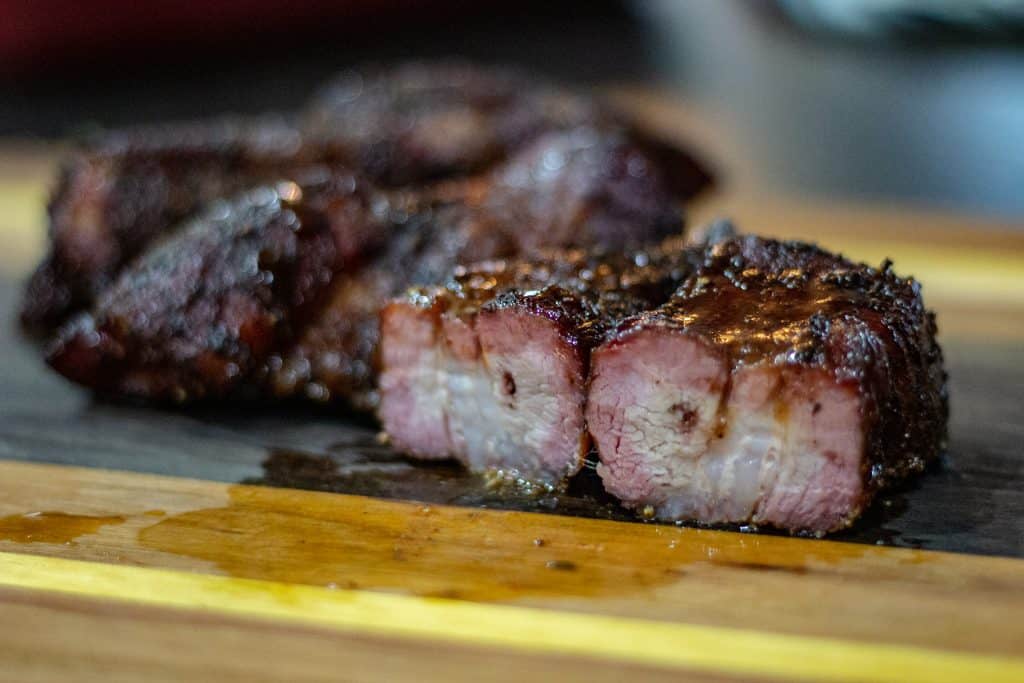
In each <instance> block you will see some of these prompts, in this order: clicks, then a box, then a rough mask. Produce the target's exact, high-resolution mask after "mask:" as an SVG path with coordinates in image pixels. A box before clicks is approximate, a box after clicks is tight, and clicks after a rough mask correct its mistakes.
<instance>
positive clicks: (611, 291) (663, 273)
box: [380, 235, 947, 534]
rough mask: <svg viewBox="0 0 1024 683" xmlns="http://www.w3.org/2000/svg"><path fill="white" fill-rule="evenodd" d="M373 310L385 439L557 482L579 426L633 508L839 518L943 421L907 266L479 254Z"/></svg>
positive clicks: (825, 257)
mask: <svg viewBox="0 0 1024 683" xmlns="http://www.w3.org/2000/svg"><path fill="white" fill-rule="evenodd" d="M584 274H585V275H586V277H583V275H584ZM383 319H384V323H383V330H384V336H383V340H382V355H383V374H382V377H381V392H382V399H381V409H380V415H381V419H382V421H383V423H384V426H385V428H386V429H387V430H388V432H389V433H390V434H391V436H392V439H393V441H394V442H395V443H396V445H397V446H399V447H400V448H402V449H403V450H406V451H407V452H409V453H412V454H413V455H416V456H418V457H423V458H437V457H455V458H457V459H459V460H460V461H462V462H464V463H466V464H468V465H469V466H471V467H473V468H476V469H499V470H502V471H505V472H509V471H511V472H513V473H515V474H516V475H517V476H522V477H526V478H530V479H534V480H540V481H542V482H544V483H548V484H550V483H555V482H557V481H558V480H559V478H561V477H564V476H566V475H569V474H572V473H573V472H575V471H576V469H577V468H578V467H579V466H580V463H581V461H582V456H583V454H584V453H585V449H586V445H587V439H588V436H589V437H590V438H592V439H593V443H594V445H595V446H596V448H597V452H598V457H599V460H600V462H599V465H598V473H599V475H600V476H601V478H602V480H603V481H604V484H605V487H606V488H607V490H608V491H609V492H610V493H612V494H613V495H615V496H617V497H618V498H620V499H621V500H622V501H623V502H624V503H625V504H626V505H627V506H629V507H632V508H634V509H636V510H638V511H640V512H642V514H643V515H644V516H645V517H650V518H657V519H663V520H685V521H693V522H700V523H750V524H764V525H770V526H775V527H778V528H782V529H788V530H790V531H795V532H796V531H799V532H809V533H816V534H820V533H824V532H828V531H833V530H836V529H840V528H843V527H845V526H847V525H848V524H850V523H851V522H852V521H853V520H854V519H856V518H857V517H858V516H859V514H860V513H861V512H862V511H863V509H864V508H865V507H866V505H867V504H868V503H869V502H870V501H871V499H872V497H873V496H874V494H875V493H876V492H877V491H878V490H880V489H882V488H885V487H888V486H891V485H894V484H896V483H898V482H900V481H902V480H903V479H904V478H906V477H907V476H909V475H911V474H913V473H916V472H919V471H921V470H922V469H923V468H924V466H925V464H926V463H927V462H928V461H929V460H931V459H933V458H934V457H936V455H937V454H938V452H939V450H940V449H941V447H942V444H943V440H944V438H945V428H946V427H945V426H946V417H947V408H946V394H945V374H944V370H943V366H942V354H941V350H940V349H939V347H938V345H937V343H936V341H935V332H936V330H935V321H934V317H933V316H932V315H931V314H930V313H929V312H928V311H927V310H926V309H925V308H924V305H923V303H922V299H921V296H920V289H919V286H918V285H917V283H915V282H914V281H913V280H907V279H902V278H899V277H898V276H896V275H895V274H894V273H893V272H892V270H891V269H890V268H889V266H888V264H886V265H885V266H883V268H882V269H874V268H870V267H867V266H864V265H858V264H854V263H851V262H849V261H847V260H845V259H842V258H841V257H838V256H835V255H833V254H829V253H828V252H825V251H822V250H820V249H817V248H815V247H813V246H810V245H806V244H799V243H791V242H776V241H772V240H766V239H762V238H758V237H752V236H750V237H731V236H722V235H719V236H716V237H713V238H712V239H711V242H710V243H709V244H707V245H696V246H690V247H682V246H680V245H679V243H678V242H676V241H673V240H670V241H669V242H667V243H665V244H664V245H662V247H661V248H660V249H657V250H651V251H648V252H641V253H639V254H637V255H635V257H634V258H632V259H630V258H627V257H619V258H611V259H602V258H600V257H596V256H592V255H581V254H580V253H579V252H568V253H563V254H561V255H555V256H548V257H546V258H545V259H542V260H539V261H531V262H525V263H524V262H517V263H504V262H499V263H489V264H484V265H482V266H479V267H472V268H468V269H466V270H464V271H459V272H458V273H457V274H456V276H455V277H454V278H452V280H451V281H450V282H449V284H447V285H446V286H445V287H442V288H438V289H432V290H422V289H421V290H416V291H414V292H413V293H412V294H410V295H409V296H407V297H405V298H402V299H398V300H396V301H394V302H392V303H391V304H390V305H389V306H388V307H387V308H386V309H385V311H384V314H383Z"/></svg>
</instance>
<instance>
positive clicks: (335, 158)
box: [22, 62, 710, 332]
mask: <svg viewBox="0 0 1024 683" xmlns="http://www.w3.org/2000/svg"><path fill="white" fill-rule="evenodd" d="M301 118H302V119H303V123H302V125H301V126H298V127H295V126H292V125H291V124H289V123H287V122H285V121H283V120H281V119H276V118H268V119H259V120H250V121H219V122H218V121H212V122H199V123H192V124H177V125H168V126H161V127H156V128H143V129H135V130H128V131H122V132H111V133H106V134H103V135H102V136H98V137H97V138H96V139H94V140H92V141H91V142H90V143H89V144H87V145H85V146H84V148H83V149H82V150H81V151H79V152H78V153H76V154H75V155H74V156H73V157H72V158H71V160H70V161H69V162H68V163H67V164H66V165H65V168H64V171H63V173H62V176H61V180H60V182H59V184H58V187H57V188H56V190H55V192H54V194H53V198H52V200H51V205H50V223H51V228H50V237H51V241H52V246H51V251H50V254H49V255H48V256H47V258H46V260H45V261H44V262H43V264H42V265H41V266H40V267H39V269H38V271H37V272H36V274H35V275H34V276H33V278H32V279H31V281H30V282H29V285H28V289H27V292H26V296H25V300H24V304H23V311H22V320H23V322H24V324H25V326H26V327H27V328H29V329H31V330H33V331H36V332H51V331H52V330H53V329H55V328H56V326H57V325H59V323H60V322H62V321H63V320H65V319H66V318H67V317H68V316H69V315H70V314H71V313H74V312H76V311H79V310H83V309H86V308H88V307H89V306H90V305H91V304H92V303H93V302H94V300H95V299H96V297H97V296H98V294H99V293H100V292H101V291H102V290H103V288H105V287H106V286H108V285H109V284H110V283H111V282H112V281H113V280H114V279H115V278H116V276H117V274H118V272H119V271H120V270H121V269H122V268H123V267H124V266H125V265H127V264H128V263H129V262H130V261H131V259H133V258H135V257H136V256H137V255H139V254H140V253H142V251H143V250H145V249H146V248H147V247H148V245H150V244H151V243H152V241H153V240H154V239H156V238H158V237H160V236H162V235H164V234H165V233H167V232H169V231H172V230H174V229H175V228H176V227H177V226H178V225H180V223H181V221H182V220H183V219H185V218H187V217H189V216H192V215H194V213H195V212H196V211H198V210H199V209H200V208H201V207H202V206H203V205H204V204H206V203H207V202H209V201H212V200H213V199H216V198H222V197H229V196H231V195H233V194H234V193H236V192H238V191H241V190H243V189H246V188H249V187H252V186H254V185H257V184H263V183H270V182H276V181H277V180H279V179H282V178H292V179H294V175H295V174H296V173H298V172H300V171H301V170H302V169H304V168H305V167H306V166H308V165H320V164H329V165H336V166H339V167H341V166H344V167H346V168H353V169H355V170H357V171H359V172H360V173H362V174H363V175H366V176H368V177H369V178H370V179H372V180H373V181H374V182H376V183H378V184H384V185H389V186H393V187H402V188H404V189H405V190H408V191H410V192H413V193H419V194H420V195H429V194H431V193H433V192H434V190H433V188H431V187H430V186H429V185H428V183H434V182H442V181H449V182H451V181H466V182H470V180H468V179H472V181H471V182H472V183H473V184H475V185H476V186H477V187H478V188H480V190H479V192H478V194H479V196H481V197H482V196H485V195H486V196H487V197H488V198H489V199H488V201H489V202H491V203H492V206H491V207H490V209H489V211H490V212H491V213H495V214H497V213H502V214H504V216H503V219H504V220H511V219H523V220H527V219H537V218H538V217H540V218H543V219H544V220H545V221H547V222H546V223H545V225H546V226H549V227H550V228H551V229H555V230H567V229H571V228H572V227H573V226H575V225H576V224H578V223H579V220H580V219H581V218H582V217H580V216H572V215H571V214H570V213H569V212H568V210H567V209H566V210H559V211H558V212H556V213H551V212H549V211H547V210H546V207H547V206H548V205H550V204H552V203H558V202H562V201H565V202H569V203H570V207H569V208H576V209H580V210H584V209H587V208H588V207H593V206H595V205H598V204H599V203H600V202H602V201H603V200H602V197H601V193H602V192H604V193H605V194H608V193H614V194H615V195H616V196H615V197H613V198H610V201H611V203H612V207H611V208H612V209H614V208H615V206H624V207H625V208H626V209H627V212H626V213H624V214H618V215H616V214H613V213H612V212H608V216H607V217H606V218H607V220H606V224H605V225H604V227H603V228H601V229H597V228H595V230H594V232H595V233H601V232H611V231H614V230H617V229H618V227H619V224H620V223H623V222H629V221H630V220H634V219H636V218H638V217H639V218H640V219H641V220H647V215H648V214H647V213H646V212H650V211H663V210H664V207H663V206H660V205H658V204H657V202H659V201H661V199H662V197H660V196H659V197H652V195H651V194H650V190H651V189H652V188H654V187H655V186H658V189H657V192H661V193H663V194H666V195H667V196H669V197H671V199H672V200H673V201H675V202H681V201H683V200H685V199H688V198H689V197H691V196H693V195H694V194H696V193H697V192H699V191H701V190H702V189H704V188H705V187H706V186H707V185H708V184H709V182H710V178H709V176H708V174H707V172H706V171H705V170H704V169H703V167H702V166H701V165H700V164H699V163H698V162H697V161H695V160H694V159H693V158H692V157H691V156H690V155H689V154H688V153H687V152H685V151H683V150H680V149H677V148H675V147H673V146H670V145H666V144H663V143H660V142H657V141H654V140H652V139H650V137H649V136H647V135H645V134H644V133H642V132H640V131H637V130H634V129H633V127H631V126H630V125H628V124H627V123H624V122H622V121H619V120H618V117H617V116H615V115H614V114H613V113H612V112H610V111H609V110H608V109H607V108H606V107H602V106H600V105H599V104H597V103H596V102H594V101H592V100H590V99H588V98H585V97H581V96H579V95H576V94H573V93H570V92H568V91H566V90H564V89H560V88H557V87H554V86H552V85H550V84H546V83H544V82H541V81H537V80H536V79H531V78H529V77H528V76H526V75H523V74H520V73H518V72H515V71H511V70H508V69H490V68H481V67H475V66H471V65H468V64H464V63H455V62H440V63H435V64H424V63H411V64H405V65H401V66H399V67H396V68H394V69H390V70H379V69H378V70H372V69H371V70H363V71H352V72H347V73H346V74H345V75H344V76H342V77H340V78H339V79H337V80H336V81H335V82H334V84H333V85H331V86H330V87H328V88H326V89H325V91H324V92H323V93H322V94H321V96H319V97H318V98H316V100H315V101H314V103H313V104H312V105H310V106H309V107H308V109H307V111H306V113H305V114H304V116H303V117H301ZM570 133H571V135H569V134H570ZM545 135H555V137H551V138H548V140H547V141H545V142H539V143H538V142H537V140H538V139H539V138H541V137H543V136H545ZM559 135H560V136H561V137H559ZM615 141H617V142H615ZM531 145H533V147H532V149H533V150H534V156H533V157H531V156H530V154H529V153H526V152H525V150H526V148H527V147H530V146H531ZM559 147H561V148H562V149H561V151H560V150H559ZM581 154H586V155H589V156H590V157H591V158H592V161H591V162H589V168H590V169H591V171H593V172H596V173H607V174H608V177H607V178H603V179H600V178H597V177H596V176H589V177H588V176H586V174H585V173H584V172H582V171H581V169H583V168H584V167H585V166H586V164H580V163H579V162H576V169H577V170H576V171H574V173H573V175H572V178H573V181H574V182H578V183H579V186H578V187H575V186H574V187H570V186H569V185H567V184H566V183H565V182H563V180H562V179H563V178H566V177H568V176H567V175H566V174H564V173H562V172H561V171H560V170H559V169H558V168H557V164H558V163H560V162H559V158H560V157H570V156H579V155H581ZM602 155H612V156H614V155H619V156H618V157H617V158H611V157H609V158H606V159H603V158H602ZM638 155H639V156H638ZM512 156H516V157H517V158H518V159H519V161H518V164H517V165H516V166H510V167H509V168H508V172H507V173H504V174H501V173H498V172H497V167H498V165H500V164H502V163H504V162H505V161H507V160H508V159H509V158H510V157H512ZM649 173H652V174H654V175H659V176H660V180H659V181H656V182H651V181H649V180H648V179H647V178H646V177H645V174H649ZM524 174H525V175H524ZM531 174H532V175H531ZM550 178H554V182H551V181H550V180H549V179H550ZM488 188H493V191H492V190H491V189H488ZM602 188H603V189H602ZM458 192H459V193H460V194H461V195H463V196H465V193H464V192H463V191H462V190H459V191H458ZM588 193H592V194H588ZM631 201H632V202H633V204H632V205H631V204H629V202H631ZM527 204H533V205H534V206H532V207H530V206H526V205H527ZM549 213H551V215H558V216H562V217H563V218H561V222H559V223H558V224H553V223H551V222H550V221H548V215H549ZM565 216H569V217H570V218H568V219H566V218H564V217H565ZM669 220H671V218H670V219H669ZM600 236H601V235H600V234H599V237H600ZM565 237H566V236H565V235H564V234H562V238H563V239H564V238H565ZM570 241H571V242H572V243H576V242H577V241H576V240H575V239H573V240H570ZM578 243H581V244H582V243H584V242H583V240H579V241H578Z"/></svg>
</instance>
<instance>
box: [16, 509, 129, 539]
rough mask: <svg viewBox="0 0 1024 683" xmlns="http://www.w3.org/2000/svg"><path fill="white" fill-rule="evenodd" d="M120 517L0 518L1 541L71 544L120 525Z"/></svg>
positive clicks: (53, 515) (36, 515)
mask: <svg viewBox="0 0 1024 683" xmlns="http://www.w3.org/2000/svg"><path fill="white" fill-rule="evenodd" d="M124 521H125V518H124V516H122V515H72V514H68V513H66V512H27V513H25V514H21V515H8V516H6V517H0V541H13V542H14V543H72V542H73V541H74V540H75V539H76V538H78V537H79V536H85V535H86V534H94V533H96V532H97V531H99V530H100V529H101V528H102V527H105V526H108V525H110V524H121V523H123V522H124Z"/></svg>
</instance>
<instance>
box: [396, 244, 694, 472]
mask: <svg viewBox="0 0 1024 683" xmlns="http://www.w3.org/2000/svg"><path fill="white" fill-rule="evenodd" d="M680 243H681V239H674V240H669V241H667V242H666V243H665V244H663V245H662V246H661V247H659V248H654V249H648V250H639V251H627V252H618V253H615V254H601V253H586V252H583V251H579V250H575V251H568V252H560V253H554V254H551V255H549V256H546V257H543V258H540V259H538V260H534V261H529V262H521V261H520V262H515V261H512V262H510V261H493V262H489V263H483V264H480V265H478V266H475V267H472V268H468V269H460V270H458V271H457V272H456V275H455V276H454V277H453V278H452V280H451V281H450V283H449V284H448V285H447V286H445V287H443V288H434V289H419V290H414V291H413V292H411V293H410V294H409V295H408V296H406V297H404V298H401V299H398V300H395V301H393V302H392V303H390V304H389V305H388V306H387V307H386V308H385V309H384V312H383V314H382V342H381V358H382V368H383V371H382V375H381V380H380V394H381V402H380V409H379V415H380V418H381V420H382V422H383V424H384V428H385V430H386V431H387V432H388V434H389V435H390V436H391V438H392V440H393V442H394V444H395V445H396V446H397V447H398V448H400V449H402V450H404V451H406V452H408V453H411V454H412V455H414V456H416V457H419V458H424V459H434V458H449V457H453V458H456V459H457V460H459V461H461V462H463V463H464V464H466V465H467V466H468V467H470V468H472V469H474V470H480V471H492V472H498V473H500V474H501V475H503V476H504V477H507V478H513V479H519V480H522V481H529V482H531V483H540V484H544V485H548V486H554V485H558V484H560V483H562V482H563V481H564V480H565V479H566V477H568V476H570V475H572V474H574V473H576V472H577V471H578V470H579V468H580V467H581V465H582V463H583V458H584V456H585V455H586V453H587V450H588V449H589V437H588V434H587V430H586V425H585V422H584V414H583V411H584V406H585V404H586V386H587V373H588V368H589V360H590V349H591V347H592V346H593V345H594V344H595V343H596V342H597V341H599V340H600V339H601V337H602V334H603V333H604V332H605V331H606V330H607V329H608V326H609V325H610V324H612V323H613V322H614V321H616V320H619V319H622V318H625V317H626V316H628V315H630V314H632V313H636V312H638V311H641V310H644V309H645V308H648V307H650V306H652V305H654V304H655V302H658V301H661V300H664V299H665V298H666V297H667V296H668V293H669V292H671V291H672V289H674V287H675V285H676V284H677V283H678V282H679V280H680V278H681V277H682V274H683V273H684V272H686V269H687V267H688V264H687V262H686V258H687V255H688V252H686V251H685V250H683V249H682V248H681V246H680ZM638 264H640V265H638Z"/></svg>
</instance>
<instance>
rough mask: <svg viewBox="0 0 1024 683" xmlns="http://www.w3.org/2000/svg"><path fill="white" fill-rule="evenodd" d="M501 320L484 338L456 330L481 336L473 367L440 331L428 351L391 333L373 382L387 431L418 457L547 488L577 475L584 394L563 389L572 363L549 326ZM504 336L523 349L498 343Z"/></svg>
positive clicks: (417, 340) (404, 333)
mask: <svg viewBox="0 0 1024 683" xmlns="http://www.w3.org/2000/svg"><path fill="white" fill-rule="evenodd" d="M504 315H507V316H510V317H509V318H507V319H505V320H504V321H499V322H498V323H497V324H494V325H492V326H491V327H487V328H485V329H483V330H482V331H481V330H480V329H479V328H478V327H476V326H474V328H466V327H461V328H459V329H460V330H461V332H460V334H472V335H473V336H474V337H476V336H477V334H478V333H479V335H480V339H479V341H480V343H481V347H482V353H481V355H479V356H478V357H476V358H473V359H468V358H466V357H464V356H463V357H459V355H458V354H456V353H454V352H453V351H452V350H451V347H450V346H449V344H448V343H446V341H445V338H444V334H443V332H440V333H438V334H437V338H435V339H434V340H433V341H432V342H431V343H429V344H424V342H425V341H426V339H425V337H423V335H413V334H409V330H408V329H406V328H401V331H400V332H396V334H395V338H396V341H395V342H394V343H393V344H392V346H390V347H387V346H386V347H385V351H390V352H391V353H390V358H391V360H392V362H390V363H388V364H386V366H385V372H384V373H383V375H382V378H381V387H382V393H383V397H384V398H383V403H382V410H381V413H382V415H383V418H384V424H385V428H386V429H388V431H389V433H391V435H392V438H394V439H395V442H396V444H397V445H398V446H399V447H401V448H404V449H405V450H407V451H409V452H411V453H413V454H415V455H419V456H420V457H454V458H456V459H458V460H459V461H460V462H462V463H463V464H465V465H467V466H468V467H469V468H470V469H473V470H480V471H483V470H504V471H505V472H507V473H509V474H514V475H516V476H521V477H523V478H525V479H529V480H531V481H535V482H542V483H555V482H558V481H560V480H561V479H562V478H563V477H564V476H566V475H568V474H572V473H575V471H576V470H577V469H578V468H579V465H580V464H581V462H582V458H583V455H584V453H583V449H584V447H585V443H586V439H585V430H584V423H583V416H582V390H581V389H579V387H577V386H575V385H571V386H570V385H568V384H567V383H568V381H569V380H568V379H567V378H568V377H569V376H571V375H572V374H573V373H574V372H578V369H576V367H575V363H577V360H576V358H575V356H573V355H571V354H572V352H571V349H569V348H568V347H567V346H566V344H565V342H564V340H562V338H561V336H560V335H559V333H558V331H557V329H556V328H555V326H554V325H553V324H552V323H550V321H547V320H546V319H542V318H536V317H530V316H527V315H526V314H521V315H518V316H517V315H516V314H514V313H511V312H509V313H506V314H504ZM520 325H527V326H529V330H525V331H524V330H521V329H519V326H520ZM508 326H511V329H509V328H508ZM441 328H442V326H441V325H439V326H438V330H440V329H441ZM510 333H511V334H514V336H515V338H516V339H523V340H524V343H523V344H521V345H519V346H517V347H515V348H513V349H510V348H508V345H507V344H503V343H500V342H501V339H500V337H501V336H502V335H505V334H510ZM397 340H400V341H397ZM387 342H388V340H387V339H385V343H387ZM397 344H401V347H400V348H399V347H398V346H396V345H397ZM489 349H491V351H492V352H489ZM386 360H387V357H386ZM510 381H511V382H514V385H515V391H514V392H513V391H511V386H512V385H511V384H510ZM398 411H401V413H398ZM396 413H398V414H396Z"/></svg>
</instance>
